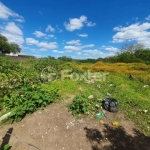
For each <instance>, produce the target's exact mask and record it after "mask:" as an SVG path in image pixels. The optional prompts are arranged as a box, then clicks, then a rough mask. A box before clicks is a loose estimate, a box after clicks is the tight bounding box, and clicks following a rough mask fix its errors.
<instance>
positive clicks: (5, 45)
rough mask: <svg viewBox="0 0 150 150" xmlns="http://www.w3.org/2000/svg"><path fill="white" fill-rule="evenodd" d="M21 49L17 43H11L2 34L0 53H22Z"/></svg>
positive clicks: (0, 37) (0, 36)
mask: <svg viewBox="0 0 150 150" xmlns="http://www.w3.org/2000/svg"><path fill="white" fill-rule="evenodd" d="M20 51H21V48H20V47H19V45H18V44H16V43H9V42H8V40H7V38H6V37H5V36H3V35H1V34H0V53H1V54H9V53H11V52H12V53H17V52H20Z"/></svg>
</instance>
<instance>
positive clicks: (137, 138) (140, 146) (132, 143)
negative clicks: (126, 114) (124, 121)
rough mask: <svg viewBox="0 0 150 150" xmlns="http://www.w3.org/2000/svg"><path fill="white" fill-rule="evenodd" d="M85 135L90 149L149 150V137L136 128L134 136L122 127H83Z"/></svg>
mask: <svg viewBox="0 0 150 150" xmlns="http://www.w3.org/2000/svg"><path fill="white" fill-rule="evenodd" d="M84 130H85V131H86V137H87V139H88V140H89V142H90V143H91V147H92V148H91V149H92V150H150V137H147V136H145V135H144V134H143V133H141V132H140V131H138V130H137V129H133V132H134V136H132V135H129V134H127V133H126V131H125V130H124V128H123V127H121V126H120V127H111V126H109V125H106V124H105V125H104V130H103V131H102V132H100V131H99V130H98V129H92V128H87V127H85V128H84Z"/></svg>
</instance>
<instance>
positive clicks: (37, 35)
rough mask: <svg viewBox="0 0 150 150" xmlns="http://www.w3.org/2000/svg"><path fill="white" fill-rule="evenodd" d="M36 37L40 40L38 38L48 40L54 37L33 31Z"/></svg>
mask: <svg viewBox="0 0 150 150" xmlns="http://www.w3.org/2000/svg"><path fill="white" fill-rule="evenodd" d="M33 34H34V35H35V36H36V37H38V38H40V37H44V38H45V39H49V38H54V37H55V36H54V35H52V34H45V33H43V32H41V31H35V32H34V33H33Z"/></svg>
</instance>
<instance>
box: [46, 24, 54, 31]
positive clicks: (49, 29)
mask: <svg viewBox="0 0 150 150" xmlns="http://www.w3.org/2000/svg"><path fill="white" fill-rule="evenodd" d="M49 31H50V32H55V29H54V28H53V27H52V26H51V25H48V26H47V28H46V32H49Z"/></svg>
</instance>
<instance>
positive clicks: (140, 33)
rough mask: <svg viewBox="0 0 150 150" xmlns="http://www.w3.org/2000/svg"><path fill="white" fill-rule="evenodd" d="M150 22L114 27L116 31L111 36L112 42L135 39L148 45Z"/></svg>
mask: <svg viewBox="0 0 150 150" xmlns="http://www.w3.org/2000/svg"><path fill="white" fill-rule="evenodd" d="M149 29H150V23H148V22H145V23H142V24H140V23H135V24H132V25H130V26H128V27H122V26H120V27H115V28H114V30H115V31H118V32H117V33H116V34H115V35H114V36H113V41H112V42H113V43H121V42H125V41H136V42H138V43H142V44H144V45H145V46H146V47H150V42H149V41H150V31H149Z"/></svg>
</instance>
